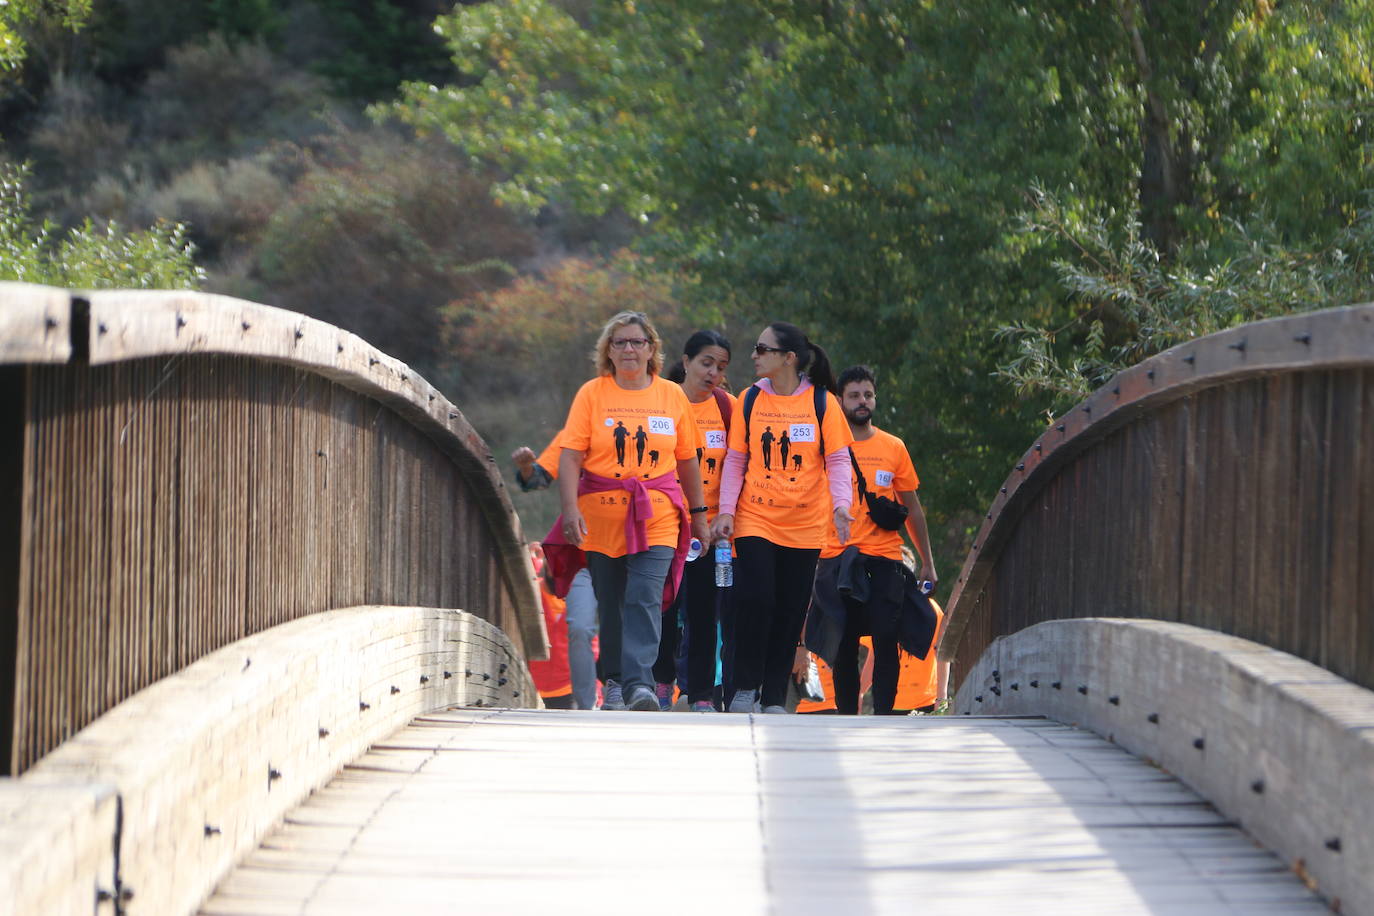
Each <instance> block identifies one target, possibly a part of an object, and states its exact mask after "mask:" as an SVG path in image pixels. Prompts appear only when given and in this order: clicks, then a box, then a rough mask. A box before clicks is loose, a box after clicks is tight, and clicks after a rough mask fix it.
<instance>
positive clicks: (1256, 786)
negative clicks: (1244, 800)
mask: <svg viewBox="0 0 1374 916" xmlns="http://www.w3.org/2000/svg"><path fill="white" fill-rule="evenodd" d="M1250 791H1251V792H1254V793H1255V794H1256V795H1263V794H1264V780H1263V779H1256V780H1255V781H1254V782H1252V783H1250Z"/></svg>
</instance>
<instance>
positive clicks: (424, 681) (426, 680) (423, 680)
mask: <svg viewBox="0 0 1374 916" xmlns="http://www.w3.org/2000/svg"><path fill="white" fill-rule="evenodd" d="M420 683H421V684H428V683H429V675H428V674H422V675H420Z"/></svg>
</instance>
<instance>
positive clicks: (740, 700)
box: [725, 690, 758, 712]
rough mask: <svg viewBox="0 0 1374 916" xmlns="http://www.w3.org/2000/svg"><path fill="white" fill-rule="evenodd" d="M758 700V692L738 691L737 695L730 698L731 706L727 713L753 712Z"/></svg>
mask: <svg viewBox="0 0 1374 916" xmlns="http://www.w3.org/2000/svg"><path fill="white" fill-rule="evenodd" d="M757 700H758V691H757V690H736V691H735V695H734V696H733V697H731V698H730V706H729V708H727V709H726V710H725V711H726V712H753V711H754V703H755V702H756V701H757Z"/></svg>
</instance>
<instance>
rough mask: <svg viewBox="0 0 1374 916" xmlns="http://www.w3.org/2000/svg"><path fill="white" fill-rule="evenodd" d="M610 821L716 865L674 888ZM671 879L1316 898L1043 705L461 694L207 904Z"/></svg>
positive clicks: (419, 902) (1200, 808)
mask: <svg viewBox="0 0 1374 916" xmlns="http://www.w3.org/2000/svg"><path fill="white" fill-rule="evenodd" d="M751 719H752V721H751ZM608 772H614V773H616V777H615V779H613V780H607V779H605V778H604V777H605V774H606V773H608ZM665 786H671V787H672V788H673V791H664V787H665ZM627 832H628V833H631V834H633V835H637V836H664V837H672V838H673V844H674V845H675V848H676V847H680V848H685V849H711V850H712V855H711V864H710V865H709V866H703V867H696V868H694V869H693V870H692V872H691V874H692V879H691V880H690V881H683V880H682V870H683V867H684V866H683V861H682V857H681V856H679V855H658V854H652V855H643V854H641V855H633V854H632V853H631V852H629V851H627V850H626V846H625V843H626V841H625V839H624V837H625V835H626V834H627ZM933 836H934V837H939V838H940V839H939V841H938V842H932V841H931V837H933ZM631 858H632V859H633V861H634V867H633V868H627V867H626V861H627V859H631ZM665 887H671V888H672V903H671V907H670V908H671V909H673V910H674V911H678V910H680V911H682V912H697V911H701V910H703V909H707V910H709V909H710V908H712V907H715V908H719V907H720V905H721V902H722V901H729V902H728V905H727V906H726V909H728V910H729V911H730V912H741V913H765V912H775V913H809V912H822V911H825V912H837V911H843V912H865V913H909V912H911V907H912V901H914V900H917V901H920V906H921V908H922V909H925V910H929V911H930V912H1001V911H1004V910H1005V911H1008V912H1018V913H1056V914H1057V913H1062V912H1063V911H1064V901H1065V900H1072V901H1073V906H1074V908H1076V909H1083V910H1092V911H1093V912H1113V913H1116V912H1124V913H1151V912H1162V911H1168V912H1207V913H1237V914H1239V913H1246V914H1249V913H1254V912H1258V911H1265V910H1268V911H1281V912H1285V913H1308V912H1310V913H1323V912H1327V910H1326V908H1325V905H1324V904H1323V903H1322V902H1321V901H1320V900H1319V899H1318V898H1317V897H1316V896H1315V895H1313V894H1311V893H1310V892H1309V891H1308V890H1307V889H1306V888H1305V887H1303V885H1302V884H1301V882H1300V881H1299V880H1298V879H1297V877H1296V876H1294V875H1293V874H1292V873H1291V872H1289V871H1287V870H1286V869H1284V868H1283V867H1282V865H1281V864H1280V863H1279V862H1278V860H1277V859H1275V858H1274V857H1273V856H1272V855H1270V854H1268V853H1266V852H1264V851H1263V850H1260V849H1258V848H1256V847H1255V845H1254V844H1253V843H1252V842H1251V841H1250V840H1249V838H1247V837H1246V836H1245V835H1244V834H1243V833H1241V831H1240V830H1239V829H1237V828H1236V826H1235V825H1233V824H1230V823H1228V822H1227V821H1225V820H1224V819H1223V818H1221V817H1220V816H1219V815H1218V814H1217V812H1216V811H1215V810H1214V809H1213V808H1212V807H1211V806H1209V805H1206V804H1205V803H1203V802H1202V801H1201V800H1200V799H1199V798H1198V797H1197V796H1196V795H1194V794H1193V793H1192V792H1191V791H1189V790H1188V789H1186V788H1185V787H1183V786H1182V785H1180V784H1179V783H1178V782H1176V781H1175V780H1173V779H1171V778H1169V777H1168V776H1167V775H1165V774H1163V773H1161V772H1160V771H1158V770H1157V769H1155V768H1153V767H1151V766H1150V765H1149V764H1147V763H1144V762H1143V761H1139V760H1136V759H1134V758H1132V757H1130V756H1129V755H1127V754H1126V753H1125V752H1123V751H1121V750H1120V749H1119V748H1117V747H1115V746H1113V745H1111V744H1109V743H1107V742H1106V741H1103V740H1101V739H1099V738H1096V737H1095V736H1092V735H1089V734H1086V733H1084V732H1079V731H1077V730H1075V729H1072V728H1068V727H1065V726H1060V725H1055V724H1053V723H1048V722H1045V721H1044V720H1038V719H1023V720H997V719H963V718H960V719H953V718H918V717H906V718H898V719H885V718H884V719H880V718H872V717H865V718H860V719H854V718H843V719H842V718H839V717H824V716H809V717H808V716H776V717H748V716H700V715H688V714H682V715H672V717H671V718H665V717H664V716H648V717H646V716H640V715H636V714H633V713H598V712H595V711H587V712H576V713H559V712H556V711H529V712H517V711H501V712H496V713H493V712H491V711H480V712H479V711H476V710H472V711H452V712H448V713H441V714H435V715H431V716H426V717H424V719H423V721H417V722H416V723H414V724H413V725H412V726H411V727H408V728H405V729H401V730H400V731H398V732H397V733H396V734H395V735H394V736H393V737H392V738H391V739H389V740H388V741H384V742H380V743H379V744H378V745H376V746H374V748H373V749H372V750H371V751H370V752H369V753H368V754H366V755H364V756H363V757H362V758H360V759H359V760H358V761H357V762H356V763H355V765H354V766H353V767H350V768H348V769H345V770H344V772H343V773H341V774H340V776H339V777H338V778H336V779H335V780H334V781H333V782H332V783H331V784H330V785H328V786H326V787H325V788H324V789H322V790H320V791H319V792H317V793H315V794H314V795H313V796H312V797H311V798H310V799H308V800H307V801H306V802H305V803H304V804H303V805H302V806H301V807H300V808H298V809H297V810H296V811H295V812H293V813H292V814H290V815H288V816H287V818H286V823H285V824H284V825H283V827H282V828H281V829H280V830H278V831H277V832H276V833H275V835H274V836H272V837H271V838H269V839H268V840H267V841H266V842H264V843H263V844H262V846H261V847H260V848H259V849H258V850H257V851H255V852H253V853H252V854H250V855H249V856H248V857H247V858H246V859H245V860H244V861H243V862H242V863H241V864H240V865H239V866H238V868H236V869H235V870H234V871H233V872H232V873H231V874H230V875H229V876H228V877H227V878H226V879H225V880H224V881H223V882H222V883H221V884H220V886H219V888H218V890H217V891H216V893H215V894H214V895H213V896H212V897H211V898H210V899H209V900H208V901H207V902H206V904H205V905H204V907H203V908H202V913H205V914H212V916H213V914H228V913H278V912H292V913H302V914H316V913H355V912H356V913H362V912H376V911H379V910H381V909H387V910H405V911H413V912H445V911H449V910H451V908H452V907H453V905H454V901H461V905H462V908H463V909H464V910H472V911H485V910H495V909H497V908H500V909H504V910H509V911H518V912H526V911H530V912H533V911H543V910H548V909H557V910H558V911H560V912H572V913H592V912H601V911H603V910H604V908H605V901H606V900H607V899H610V898H611V897H612V896H613V895H623V894H626V893H631V894H641V893H642V894H644V895H653V894H659V895H661V894H662V891H663V888H665Z"/></svg>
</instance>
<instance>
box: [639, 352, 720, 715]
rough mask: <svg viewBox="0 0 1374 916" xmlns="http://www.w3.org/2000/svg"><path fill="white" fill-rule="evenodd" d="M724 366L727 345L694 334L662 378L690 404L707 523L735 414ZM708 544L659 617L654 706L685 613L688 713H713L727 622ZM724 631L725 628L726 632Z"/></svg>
mask: <svg viewBox="0 0 1374 916" xmlns="http://www.w3.org/2000/svg"><path fill="white" fill-rule="evenodd" d="M729 365H730V342H729V341H728V340H726V339H725V337H724V336H723V335H721V334H719V333H717V332H715V331H697V332H696V333H695V334H693V335H692V336H691V337H689V338H687V342H686V343H685V344H683V347H682V358H681V359H680V360H679V361H677V362H676V363H674V365H673V366H672V367H671V368H670V369H669V370H668V371H667V373H665V377H666V378H667V379H668V380H669V381H675V382H678V383H679V384H680V385H681V386H682V391H683V393H684V394H686V395H687V400H688V401H689V402H690V403H691V405H692V415H693V417H694V418H695V420H696V425H697V431H698V432H699V433H700V435H701V439H702V447H701V449H700V450H699V452H698V464H699V466H700V467H701V479H702V490H703V493H704V503H703V504H704V505H705V506H706V518H707V521H708V522H709V521H712V520H714V518H715V515H716V513H717V511H718V510H719V506H720V476H721V472H722V470H723V465H724V463H725V452H726V447H727V445H728V440H727V437H728V435H729V431H730V424H731V422H732V420H733V418H734V416H735V414H736V413H737V412H738V405H737V404H736V402H735V399H734V398H732V397H731V396H730V395H729V394H727V393H726V392H725V391H723V390H721V388H720V385H721V382H722V381H723V380H724V378H725V370H726V368H727V367H728V366H729ZM710 547H711V545H710V544H709V543H706V542H703V544H702V557H701V558H700V559H698V560H696V561H694V562H691V563H688V564H687V565H686V568H685V570H684V573H683V588H682V591H681V592H679V597H678V601H677V603H676V604H675V605H674V606H671V607H669V609H668V610H667V611H665V612H664V618H663V640H662V642H661V644H660V646H659V656H658V661H657V662H656V663H655V665H654V678H655V680H656V681H657V685H656V688H655V689H656V691H657V693H658V697H659V705H660V706H663V707H664V708H667V706H669V705H671V702H672V681H673V680H674V677H673V673H674V671H675V668H676V660H677V659H676V656H677V639H676V638H675V636H676V633H677V618H678V609H679V608H682V609H683V610H685V615H684V616H685V619H686V628H685V629H686V634H687V702H688V704H689V708H690V709H691V710H692V711H693V712H714V711H715V706H714V704H713V703H712V695H713V694H714V692H715V687H716V662H717V659H718V657H719V654H718V648H717V645H718V644H717V639H716V633H717V626H716V625H717V621H718V620H720V619H722V618H726V619H728V617H729V612H728V609H727V607H726V605H728V599H729V596H730V593H729V591H728V590H726V589H718V588H716V581H715V566H714V564H713V563H712V561H711V556H710V553H711V549H710ZM727 632H728V629H727Z"/></svg>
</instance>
